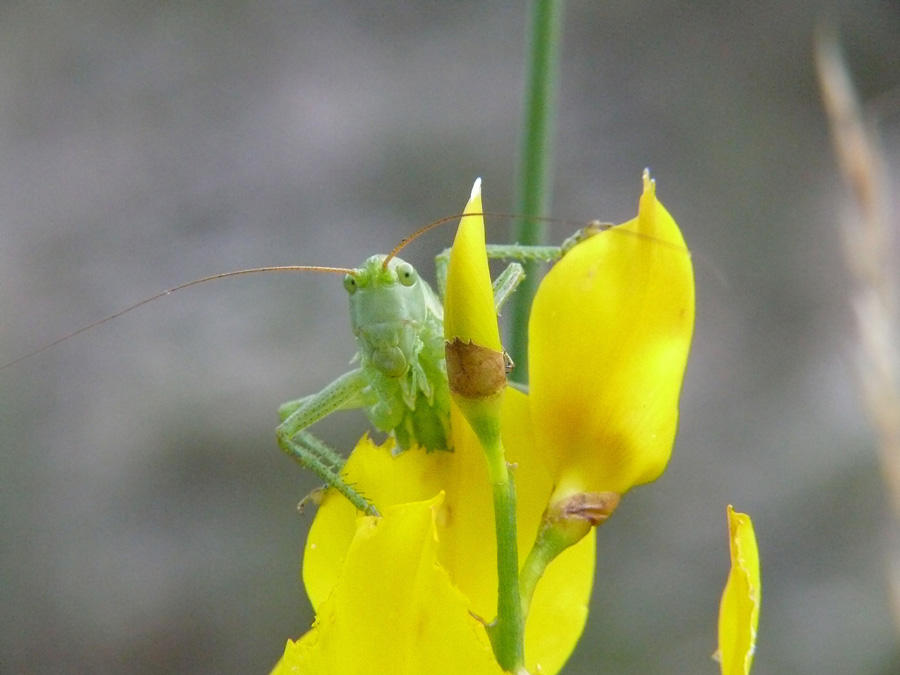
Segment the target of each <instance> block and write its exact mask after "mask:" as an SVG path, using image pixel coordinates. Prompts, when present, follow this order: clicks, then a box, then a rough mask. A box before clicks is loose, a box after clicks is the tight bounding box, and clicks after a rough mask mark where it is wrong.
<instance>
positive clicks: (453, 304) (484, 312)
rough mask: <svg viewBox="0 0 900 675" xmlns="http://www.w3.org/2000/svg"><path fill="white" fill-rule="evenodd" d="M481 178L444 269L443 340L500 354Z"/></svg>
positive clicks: (476, 184) (470, 199) (461, 221)
mask: <svg viewBox="0 0 900 675" xmlns="http://www.w3.org/2000/svg"><path fill="white" fill-rule="evenodd" d="M481 211H482V207H481V179H480V178H479V179H478V180H476V181H475V185H474V186H473V187H472V196H471V197H470V198H469V203H468V204H466V208H465V211H463V213H466V214H478V215H466V216H464V217H463V218H462V219H461V220H460V221H459V229H457V231H456V239H455V240H454V241H453V248H452V249H451V251H450V265H449V267H448V269H447V294H446V298H445V300H444V337H445V338H446V339H447V340H454V339H459V340H461V341H462V342H472V343H474V344H476V345H480V346H482V347H488V348H490V349H493V350H494V351H497V352H499V351H501V349H502V347H501V346H500V331H499V328H498V327H497V311H496V309H495V308H494V294H493V291H492V290H491V273H490V270H489V269H488V262H487V250H486V249H485V243H484V216H482V215H481Z"/></svg>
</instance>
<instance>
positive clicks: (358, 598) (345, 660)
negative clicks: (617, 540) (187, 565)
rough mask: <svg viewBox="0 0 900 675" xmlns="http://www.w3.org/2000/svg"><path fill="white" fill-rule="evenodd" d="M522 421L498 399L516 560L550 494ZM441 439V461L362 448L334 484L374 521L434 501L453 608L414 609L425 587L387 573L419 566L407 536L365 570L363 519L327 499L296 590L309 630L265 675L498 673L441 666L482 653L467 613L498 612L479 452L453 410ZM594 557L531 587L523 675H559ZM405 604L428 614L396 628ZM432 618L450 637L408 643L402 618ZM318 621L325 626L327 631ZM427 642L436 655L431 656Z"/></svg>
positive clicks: (515, 395)
mask: <svg viewBox="0 0 900 675" xmlns="http://www.w3.org/2000/svg"><path fill="white" fill-rule="evenodd" d="M528 414H529V413H528V402H527V397H526V396H525V395H524V394H522V393H521V392H518V391H515V390H512V389H507V390H506V392H505V395H504V402H503V411H502V418H503V427H502V436H503V443H504V446H505V447H506V448H507V452H508V455H509V461H510V462H514V463H516V464H517V465H518V467H519V469H518V471H517V473H516V488H517V492H518V503H517V518H518V524H519V528H518V532H519V537H518V550H519V556H520V558H521V559H524V556H525V554H526V553H527V552H528V550H529V549H530V547H531V544H532V543H533V538H534V533H535V532H536V531H537V529H538V526H539V523H540V520H541V514H542V512H543V510H544V507H545V506H546V505H547V496H548V495H549V494H550V491H551V489H552V486H553V485H552V481H551V479H550V476H549V474H548V473H547V472H546V470H544V468H543V464H542V462H541V460H540V456H539V453H538V451H537V448H536V447H535V446H534V441H533V437H532V433H531V426H530V424H529V417H528ZM451 429H452V432H453V447H454V451H453V452H452V453H451V452H431V453H428V452H425V451H424V450H421V449H418V448H417V449H413V450H409V451H407V452H403V453H401V454H399V455H394V454H393V453H392V452H391V449H392V444H391V442H390V441H389V442H387V443H385V444H384V445H382V446H380V447H379V446H376V445H374V444H373V443H372V442H371V441H370V440H368V439H367V438H364V439H363V440H362V441H360V443H359V445H357V447H356V449H355V450H354V451H353V454H352V455H351V457H350V459H349V460H348V462H347V466H346V467H345V471H344V474H345V476H346V480H347V481H349V482H350V483H351V484H353V485H354V486H355V487H356V488H357V489H358V490H360V491H361V492H362V493H363V494H364V495H365V496H366V498H368V499H369V500H370V501H371V502H372V503H374V504H376V505H377V506H378V509H379V511H381V512H382V513H384V514H385V518H388V517H389V515H388V514H389V513H391V512H392V511H391V510H392V507H397V508H400V509H404V508H412V505H414V504H416V503H424V502H426V501H428V500H432V499H433V498H434V497H435V495H438V494H440V493H441V492H443V493H444V498H443V501H442V502H437V503H435V504H434V505H433V513H434V518H433V522H434V525H433V527H434V533H435V535H436V543H434V549H435V553H436V558H437V564H438V565H439V569H440V570H441V572H440V574H442V575H444V574H445V575H446V578H447V579H448V580H449V582H450V583H451V584H452V586H453V587H455V588H456V589H457V590H458V592H459V596H458V598H457V599H460V598H461V600H460V601H459V602H457V601H456V600H453V598H454V596H453V595H452V594H449V593H443V592H442V593H443V594H436V595H431V591H430V590H428V591H427V593H428V595H427V596H426V597H424V598H420V596H419V595H417V594H420V593H426V588H425V587H424V586H421V585H419V584H420V583H422V582H421V580H419V579H418V578H417V576H416V575H415V574H408V573H406V572H403V573H400V574H398V573H394V570H393V569H391V568H392V566H393V567H398V566H399V567H402V568H403V569H404V570H405V569H407V568H406V565H408V564H410V563H409V561H408V560H406V559H407V558H409V557H411V556H412V557H415V558H416V560H420V559H421V560H425V559H426V555H425V554H422V553H419V552H417V551H415V546H420V547H421V546H426V545H427V546H428V547H430V546H432V543H431V540H430V539H428V540H424V539H423V538H422V537H420V536H419V535H418V534H417V535H416V536H415V537H411V540H410V542H408V543H405V544H401V543H399V542H395V543H393V544H391V546H394V547H395V549H394V550H395V552H394V553H393V554H392V555H387V554H386V557H385V556H381V557H377V556H376V557H374V558H373V559H372V560H371V561H370V562H369V563H368V564H367V563H365V561H364V560H363V558H362V555H363V554H362V552H360V553H359V555H356V554H355V553H354V552H355V551H356V550H357V547H358V546H359V543H358V540H359V538H360V536H361V534H360V533H361V532H366V531H367V530H366V528H367V527H369V526H366V525H365V523H367V522H369V521H370V518H358V517H357V512H356V510H355V509H354V507H353V505H352V504H350V503H349V502H348V501H347V500H346V499H344V498H343V497H341V495H339V494H337V493H335V492H328V493H327V494H326V496H325V499H324V501H323V503H322V505H321V506H320V508H319V511H318V513H317V514H316V519H315V521H314V522H313V525H312V528H311V529H310V532H309V537H308V539H307V543H306V550H305V553H304V558H303V580H304V582H305V585H306V591H307V594H308V595H309V598H310V601H311V602H312V605H313V607H314V608H315V610H316V614H317V622H316V625H315V626H314V627H313V629H312V630H311V631H310V632H309V633H307V634H306V635H305V636H304V637H303V638H302V639H301V640H300V641H298V642H297V643H288V648H287V649H286V651H285V656H284V658H283V660H282V662H281V664H280V665H279V668H282V670H277V669H276V671H275V673H289V672H302V673H334V672H341V673H371V672H376V671H375V670H374V669H373V664H387V665H385V668H386V670H385V671H383V672H397V673H404V672H407V673H414V672H444V671H447V670H453V669H455V672H459V673H472V674H473V675H477V674H478V673H493V672H498V671H497V670H496V668H497V665H496V662H495V661H494V660H493V655H490V656H491V659H490V661H491V663H490V667H488V666H485V667H484V668H480V667H476V666H475V665H468V666H467V667H462V666H458V664H459V663H460V662H459V661H454V660H446V659H447V658H448V657H446V654H447V652H448V650H449V651H458V652H459V654H460V658H463V657H464V656H465V657H466V658H468V657H469V656H471V655H472V654H475V653H477V652H478V650H480V649H481V648H482V647H484V646H486V648H487V649H488V652H490V646H489V643H488V638H487V635H486V633H485V631H484V627H483V626H482V624H481V623H478V622H475V624H474V625H472V624H470V623H469V618H470V615H469V612H472V613H474V614H475V615H477V616H480V617H484V618H492V617H493V616H494V613H495V612H496V609H497V570H496V556H497V549H496V542H495V535H494V520H493V508H492V493H491V488H490V484H489V480H488V473H487V472H488V469H487V466H486V463H485V461H484V453H483V452H482V449H481V446H480V444H479V442H478V440H477V438H476V437H475V435H474V432H473V431H472V430H471V428H470V427H469V425H468V424H466V422H465V420H464V419H463V418H462V416H461V414H460V412H459V410H458V409H457V408H456V407H454V408H453V410H452V416H451ZM399 536H400V535H398V537H399ZM427 555H429V556H430V555H431V552H430V551H429V552H427ZM594 556H595V550H594V536H593V535H591V536H587V537H585V538H584V539H583V540H582V541H581V542H579V543H578V544H577V545H576V546H573V547H572V548H570V549H568V550H567V551H565V552H564V553H563V554H562V555H560V556H559V557H558V558H557V559H556V560H555V561H554V562H553V563H551V565H550V566H549V567H548V569H547V572H546V574H545V575H544V577H543V578H542V579H541V581H540V583H539V584H538V586H537V591H536V593H535V596H534V599H533V600H532V603H531V611H530V613H529V616H528V621H527V623H526V626H525V662H526V666H527V667H528V669H529V671H530V672H541V673H544V674H545V675H552V673H556V672H558V671H559V670H560V669H561V668H562V666H563V664H564V663H565V661H566V659H567V658H568V656H569V654H571V652H572V650H573V649H574V648H575V644H576V643H577V641H578V638H579V637H580V635H581V632H582V630H583V629H584V624H585V621H586V620H587V611H588V601H589V598H590V591H591V585H592V583H593V574H594ZM422 564H424V563H422ZM416 569H422V568H421V567H418V568H416ZM430 569H431V568H430V567H429V570H430ZM435 574H437V572H435ZM428 583H431V582H430V581H429V582H428ZM435 583H437V582H435ZM441 583H442V582H441ZM428 588H431V587H430V586H429V587H428ZM351 590H352V593H353V594H354V598H355V600H354V603H355V604H350V603H349V602H341V601H340V600H336V599H335V598H338V599H339V598H344V597H346V596H345V591H346V592H347V593H349V592H350V591H351ZM413 597H416V598H420V599H419V602H421V603H423V604H424V605H426V606H427V607H423V608H420V609H417V610H415V612H416V613H415V614H414V615H407V616H404V617H403V618H404V620H403V621H397V620H396V615H395V610H396V608H395V607H394V605H395V604H396V603H397V602H399V601H400V600H401V599H402V598H413ZM404 602H405V600H404ZM434 614H439V615H441V617H442V618H441V619H440V621H441V622H453V625H454V626H455V628H454V629H452V630H450V629H449V628H448V629H447V630H448V634H447V635H444V636H441V635H439V634H437V633H436V632H423V631H424V630H425V629H424V628H422V627H419V628H416V629H415V630H413V631H412V632H410V631H411V625H413V624H414V623H415V621H414V619H413V617H418V618H421V619H422V620H431V618H433V615H434ZM325 617H331V618H329V619H328V620H327V621H326V620H325ZM360 617H362V618H360ZM460 622H461V623H462V624H465V625H467V626H469V630H468V632H467V631H465V630H463V629H462V628H460V627H459V626H460ZM439 625H445V624H444V623H441V624H439ZM347 626H349V628H347ZM330 636H334V637H330ZM432 639H433V640H436V641H438V642H440V643H441V644H440V645H433V644H432V642H430V640H432ZM398 645H405V646H407V647H408V648H409V649H413V648H414V649H415V650H418V651H419V652H420V654H419V655H418V656H417V657H416V658H418V659H420V660H419V661H416V662H415V665H416V666H417V668H418V670H416V669H415V668H413V666H412V664H413V661H411V660H410V661H403V662H400V661H398V660H397V657H396V656H395V654H396V652H395V650H397V649H398V648H399V647H398ZM298 650H300V651H301V652H303V653H304V656H303V659H304V660H302V663H303V664H304V667H303V669H300V670H296V671H291V670H284V668H287V665H286V664H296V663H300V662H301V661H299V660H298V659H299V658H300V657H299V656H297V654H298ZM467 655H468V656H467ZM408 658H410V659H411V658H412V657H408ZM473 658H474V657H473ZM354 659H356V660H354ZM475 662H476V661H471V662H469V663H470V664H474V663H475ZM402 663H408V664H410V665H409V667H408V669H407V670H403V669H402V668H400V665H401V664H402ZM313 664H315V667H313ZM388 665H392V666H393V667H394V669H393V670H392V669H391V668H388V667H387V666H388ZM445 666H446V667H445ZM404 667H405V666H404ZM539 668H540V670H538V669H539Z"/></svg>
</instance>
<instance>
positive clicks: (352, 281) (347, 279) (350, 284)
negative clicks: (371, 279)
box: [344, 274, 358, 295]
mask: <svg viewBox="0 0 900 675" xmlns="http://www.w3.org/2000/svg"><path fill="white" fill-rule="evenodd" d="M344 288H345V289H346V290H347V292H348V293H350V294H351V295H352V294H353V293H355V292H356V289H357V288H358V286H357V284H356V277H355V276H353V275H352V274H345V275H344Z"/></svg>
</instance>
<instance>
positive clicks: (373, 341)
mask: <svg viewBox="0 0 900 675" xmlns="http://www.w3.org/2000/svg"><path fill="white" fill-rule="evenodd" d="M385 258H386V256H384V255H375V256H372V257H371V258H369V259H368V260H366V261H365V262H364V263H363V264H362V266H361V267H360V268H359V269H355V270H353V271H352V272H350V273H348V274H347V275H346V276H345V277H344V288H345V289H347V293H348V294H349V296H350V323H351V325H352V327H353V334H354V335H355V336H356V342H357V344H358V345H359V348H360V351H361V352H362V355H363V358H364V359H366V360H368V361H370V362H371V364H372V365H373V366H375V368H377V369H378V370H379V371H381V372H382V373H383V374H385V375H387V376H388V377H395V378H399V377H403V376H404V375H406V373H407V371H408V370H409V366H410V363H411V362H412V360H413V359H414V358H415V356H416V345H417V343H418V331H419V330H420V328H421V327H422V325H423V324H424V323H425V321H426V319H427V313H428V304H427V293H428V292H429V291H430V289H429V290H426V289H427V288H428V286H427V284H426V282H425V281H423V280H422V279H421V278H420V277H419V274H418V272H416V270H415V268H413V266H412V265H410V264H409V263H408V262H406V261H404V260H401V259H400V258H396V257H394V258H391V259H390V260H388V262H387V264H386V265H385Z"/></svg>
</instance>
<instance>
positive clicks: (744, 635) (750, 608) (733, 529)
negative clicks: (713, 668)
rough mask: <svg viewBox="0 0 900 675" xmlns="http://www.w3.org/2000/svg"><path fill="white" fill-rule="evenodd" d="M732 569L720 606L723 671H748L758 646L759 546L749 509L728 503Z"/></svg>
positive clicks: (728, 674) (742, 674) (734, 674)
mask: <svg viewBox="0 0 900 675" xmlns="http://www.w3.org/2000/svg"><path fill="white" fill-rule="evenodd" d="M728 538H729V542H730V547H731V572H730V573H729V574H728V582H727V583H726V584H725V592H724V593H723V594H722V604H721V606H720V607H719V650H718V652H716V658H717V659H718V660H719V663H720V665H721V666H722V675H749V673H750V666H751V665H752V664H753V653H754V651H755V650H756V630H757V627H758V626H759V607H760V600H761V596H762V585H761V583H760V576H759V549H758V548H757V546H756V535H755V534H754V532H753V522H752V521H751V520H750V516H748V515H747V514H746V513H735V511H734V509H733V508H732V507H731V506H729V507H728Z"/></svg>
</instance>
